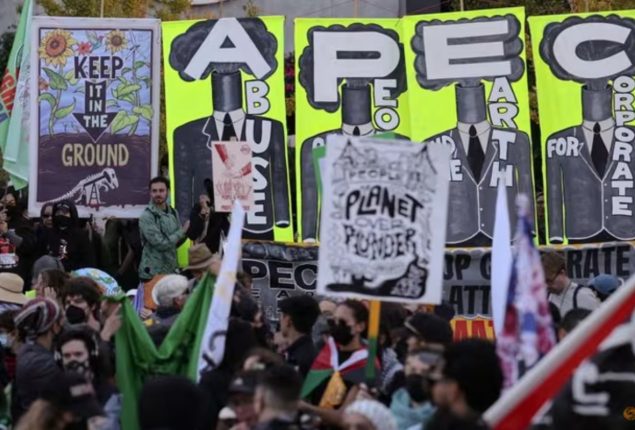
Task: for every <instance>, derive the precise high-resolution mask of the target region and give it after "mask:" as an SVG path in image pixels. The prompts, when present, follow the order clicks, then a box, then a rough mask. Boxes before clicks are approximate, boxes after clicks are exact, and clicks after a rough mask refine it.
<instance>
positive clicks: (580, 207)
mask: <svg viewBox="0 0 635 430" xmlns="http://www.w3.org/2000/svg"><path fill="white" fill-rule="evenodd" d="M529 25H530V29H531V36H532V40H533V42H532V46H533V58H534V64H535V67H536V84H537V90H538V111H539V113H540V133H541V135H542V140H543V144H542V159H543V168H542V171H543V178H544V190H545V212H546V224H547V240H548V242H549V243H572V244H576V243H594V242H606V241H616V240H624V241H626V240H629V241H630V240H633V239H635V213H634V208H635V187H634V186H633V185H634V181H633V174H634V173H635V157H634V154H633V145H634V144H635V124H634V123H633V121H634V120H635V112H634V111H633V99H634V98H635V80H634V77H635V60H634V59H635V11H621V12H616V13H594V14H582V15H550V16H539V17H531V18H529Z"/></svg>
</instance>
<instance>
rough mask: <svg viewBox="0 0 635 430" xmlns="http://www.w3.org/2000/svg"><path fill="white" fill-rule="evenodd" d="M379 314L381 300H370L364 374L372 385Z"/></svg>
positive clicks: (374, 375)
mask: <svg viewBox="0 0 635 430" xmlns="http://www.w3.org/2000/svg"><path fill="white" fill-rule="evenodd" d="M380 315H381V302H380V301H379V300H371V301H370V302H369V312H368V358H367V360H366V369H364V374H365V376H366V382H367V384H368V385H369V386H370V385H374V382H375V377H376V376H377V375H376V372H375V359H376V357H377V342H378V341H379V316H380Z"/></svg>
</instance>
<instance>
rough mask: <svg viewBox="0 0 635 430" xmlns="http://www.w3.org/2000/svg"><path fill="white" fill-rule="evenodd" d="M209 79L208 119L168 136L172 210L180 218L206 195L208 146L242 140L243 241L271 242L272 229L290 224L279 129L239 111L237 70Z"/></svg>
mask: <svg viewBox="0 0 635 430" xmlns="http://www.w3.org/2000/svg"><path fill="white" fill-rule="evenodd" d="M211 76H212V78H211V80H212V92H213V100H212V103H213V113H212V115H211V116H209V117H206V118H199V119H197V120H194V121H190V122H188V123H186V124H183V125H181V126H180V127H178V128H177V129H176V130H175V131H174V178H175V184H174V187H175V193H176V209H177V211H178V213H179V216H180V217H188V216H189V212H190V209H191V208H192V206H193V205H194V204H195V203H197V202H198V197H199V195H201V194H205V193H206V190H205V187H204V181H205V179H211V178H212V177H213V175H212V152H211V148H212V142H213V141H216V140H232V139H235V140H238V141H241V140H243V141H247V142H248V143H249V145H250V147H251V150H252V157H253V158H252V166H253V183H254V201H255V209H254V210H250V211H249V213H248V214H247V218H246V220H245V226H244V230H243V237H244V238H249V239H261V240H273V239H274V236H273V227H274V224H275V225H276V226H278V227H288V226H289V222H290V215H289V186H288V181H287V170H286V156H285V139H284V128H283V126H282V124H281V123H280V122H279V121H276V120H273V119H269V118H264V117H259V116H254V115H250V114H246V113H245V112H244V111H243V109H242V105H243V104H242V81H241V75H240V71H236V72H232V73H213V74H212V75H211Z"/></svg>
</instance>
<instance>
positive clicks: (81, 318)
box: [65, 305, 88, 325]
mask: <svg viewBox="0 0 635 430" xmlns="http://www.w3.org/2000/svg"><path fill="white" fill-rule="evenodd" d="M65 314H66V320H67V321H68V323H69V324H72V325H75V324H83V323H85V322H86V320H87V319H88V318H87V317H86V313H85V312H84V310H83V309H82V308H80V307H77V306H75V305H69V306H68V307H67V308H66V312H65Z"/></svg>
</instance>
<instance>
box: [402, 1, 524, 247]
mask: <svg viewBox="0 0 635 430" xmlns="http://www.w3.org/2000/svg"><path fill="white" fill-rule="evenodd" d="M521 11H522V9H521ZM515 12H516V14H518V15H522V18H521V19H524V14H523V13H521V12H520V11H518V10H516V11H515ZM472 13H473V14H474V13H477V14H478V13H479V12H478V11H476V12H472ZM494 13H495V12H494ZM516 14H512V13H507V14H504V15H495V16H490V17H486V16H474V17H470V18H466V17H463V15H462V14H459V13H457V14H444V15H437V17H439V18H441V19H435V18H436V17H430V19H426V20H421V17H413V18H408V21H407V22H406V24H409V23H410V22H416V24H414V25H415V29H414V36H413V37H412V39H411V45H412V49H413V53H414V59H413V60H414V61H413V66H414V74H415V75H416V82H417V84H418V86H420V87H421V88H422V89H424V90H425V93H424V94H423V95H422V96H420V98H418V97H414V96H413V97H412V100H410V106H411V107H410V111H411V122H412V123H413V124H414V123H415V121H416V119H415V117H416V116H417V114H418V113H419V112H420V110H418V109H415V108H414V106H415V104H418V105H420V104H421V103H433V102H432V100H431V98H432V96H431V95H430V93H431V92H440V91H442V90H443V89H444V88H445V87H448V86H449V87H450V88H452V90H453V93H454V94H453V96H454V106H453V108H454V109H452V111H451V112H447V111H443V112H444V113H445V115H446V116H448V117H452V118H456V120H455V122H454V123H452V124H451V128H449V129H445V130H443V129H440V130H439V129H437V130H439V131H436V132H435V133H434V134H433V135H430V134H425V135H424V137H425V139H424V140H425V141H426V142H438V143H444V144H447V145H449V146H450V147H451V148H452V158H451V160H450V165H449V170H450V188H449V193H450V197H449V209H448V219H447V238H446V240H447V244H448V245H450V246H491V242H492V236H493V227H494V215H495V209H496V204H495V203H496V194H497V187H498V184H499V183H500V182H502V183H504V185H505V187H506V189H507V194H508V195H507V198H508V202H509V215H510V219H511V222H512V225H514V222H515V219H516V211H515V209H514V207H513V204H514V202H515V201H516V195H517V194H519V193H525V194H527V195H528V196H529V197H530V202H531V208H530V214H531V218H532V219H533V218H534V211H533V200H534V199H533V185H532V183H533V181H532V166H531V163H532V157H531V145H530V139H529V136H528V134H527V133H526V132H525V131H523V130H522V129H520V122H519V113H520V110H519V106H518V102H517V96H516V94H515V89H514V88H513V84H514V83H515V82H518V81H520V80H521V78H523V77H524V73H525V63H524V60H523V49H524V44H523V37H524V33H523V31H522V24H521V22H522V21H521V19H519V18H518V17H517V15H516ZM454 17H456V18H458V19H456V20H453V19H452V18H454ZM426 18H427V17H426ZM448 18H450V19H448ZM415 20H416V21H415ZM516 91H518V90H516ZM524 91H525V92H526V91H527V89H526V87H525V88H524ZM448 96H449V94H448ZM434 108H435V109H439V107H438V106H437V105H434ZM447 108H450V106H449V105H448V106H447ZM441 109H443V108H441ZM523 114H525V113H523ZM419 115H421V114H420V113H419ZM426 120H427V124H428V125H427V126H426V130H428V131H430V130H431V129H432V127H433V126H434V124H432V125H431V118H426V117H425V116H424V117H421V118H420V121H421V122H424V123H425V122H426ZM523 125H524V124H523ZM527 128H528V121H527ZM441 130H443V131H441Z"/></svg>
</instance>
